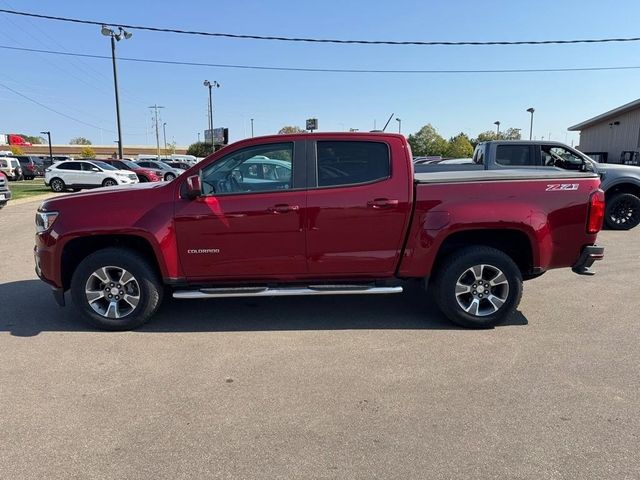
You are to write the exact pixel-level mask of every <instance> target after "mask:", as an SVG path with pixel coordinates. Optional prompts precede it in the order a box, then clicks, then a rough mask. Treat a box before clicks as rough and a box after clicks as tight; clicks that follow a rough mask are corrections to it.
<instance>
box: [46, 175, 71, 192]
mask: <svg viewBox="0 0 640 480" xmlns="http://www.w3.org/2000/svg"><path fill="white" fill-rule="evenodd" d="M49 186H50V187H51V190H53V191H54V192H57V193H60V192H64V191H65V190H66V189H67V186H66V185H65V184H64V182H63V181H62V179H61V178H52V179H51V181H50V182H49Z"/></svg>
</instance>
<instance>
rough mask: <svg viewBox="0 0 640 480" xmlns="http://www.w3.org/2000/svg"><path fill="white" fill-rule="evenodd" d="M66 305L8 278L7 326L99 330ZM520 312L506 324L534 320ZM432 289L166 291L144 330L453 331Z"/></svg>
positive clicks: (1, 301) (26, 332)
mask: <svg viewBox="0 0 640 480" xmlns="http://www.w3.org/2000/svg"><path fill="white" fill-rule="evenodd" d="M66 300H67V306H66V307H64V308H61V307H58V305H57V304H56V303H55V301H54V300H53V298H52V296H51V291H50V289H49V287H48V286H47V285H45V284H44V283H43V282H41V281H39V280H24V281H19V282H9V283H3V284H0V333H1V332H10V333H11V335H14V336H19V337H30V336H35V335H38V334H39V333H41V332H56V331H60V332H69V331H72V332H92V331H97V330H96V329H94V328H92V327H91V326H90V325H88V324H86V323H85V322H84V321H83V319H82V318H81V317H80V315H79V314H78V313H77V311H76V310H75V308H74V307H73V306H72V305H71V304H70V302H71V299H70V298H69V295H68V294H67V295H66ZM527 324H528V321H527V319H526V317H525V316H524V315H523V314H522V313H521V312H519V311H517V312H516V313H515V314H514V315H512V316H511V317H510V318H508V319H507V321H506V322H505V323H503V324H502V325H500V326H506V325H527ZM458 328H459V327H457V326H455V325H453V324H451V323H450V322H449V321H448V320H447V319H446V318H445V317H444V316H443V315H442V314H441V313H440V312H439V311H438V310H437V308H436V306H435V304H434V303H433V301H432V300H431V299H430V298H429V296H428V295H427V294H426V293H425V292H424V291H422V290H421V289H420V288H419V287H418V286H417V285H413V284H410V285H408V286H407V287H406V288H405V292H404V293H402V294H398V295H380V296H378V295H363V296H358V295H353V296H351V295H338V296H323V297H278V298H227V299H215V300H192V301H186V300H175V299H173V298H170V297H169V296H166V297H165V300H164V303H163V305H162V307H161V308H160V310H159V312H158V313H157V314H156V316H155V317H153V318H152V319H151V321H150V322H149V323H148V324H146V325H144V326H143V327H142V328H140V329H138V330H136V331H138V332H145V333H154V332H155V333H170V332H184V333H186V332H233V331H238V332H242V331H244V332H246V331H285V330H352V329H365V330H378V329H383V330H403V329H412V330H429V329H437V330H450V329H458Z"/></svg>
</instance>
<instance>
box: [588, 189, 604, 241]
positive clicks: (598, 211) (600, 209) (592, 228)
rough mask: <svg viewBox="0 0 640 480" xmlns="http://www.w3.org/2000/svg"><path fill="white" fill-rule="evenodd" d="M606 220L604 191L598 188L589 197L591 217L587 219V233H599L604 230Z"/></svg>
mask: <svg viewBox="0 0 640 480" xmlns="http://www.w3.org/2000/svg"><path fill="white" fill-rule="evenodd" d="M603 220H604V192H603V191H602V190H600V189H598V190H596V191H595V192H593V193H592V194H591V196H590V197H589V217H588V219H587V233H592V234H593V233H598V232H599V231H600V230H602V221H603Z"/></svg>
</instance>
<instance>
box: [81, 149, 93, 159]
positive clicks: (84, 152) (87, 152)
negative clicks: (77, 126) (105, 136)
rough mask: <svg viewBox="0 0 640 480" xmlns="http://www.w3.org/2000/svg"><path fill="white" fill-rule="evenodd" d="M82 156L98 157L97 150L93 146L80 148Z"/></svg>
mask: <svg viewBox="0 0 640 480" xmlns="http://www.w3.org/2000/svg"><path fill="white" fill-rule="evenodd" d="M80 156H81V157H82V158H96V152H95V151H94V150H93V148H91V147H84V148H83V149H82V150H80Z"/></svg>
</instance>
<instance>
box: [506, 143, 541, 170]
mask: <svg viewBox="0 0 640 480" xmlns="http://www.w3.org/2000/svg"><path fill="white" fill-rule="evenodd" d="M496 163H497V164H499V165H503V166H505V167H533V166H535V164H536V163H535V160H534V157H533V155H532V154H531V147H530V146H529V145H498V148H497V149H496Z"/></svg>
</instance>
